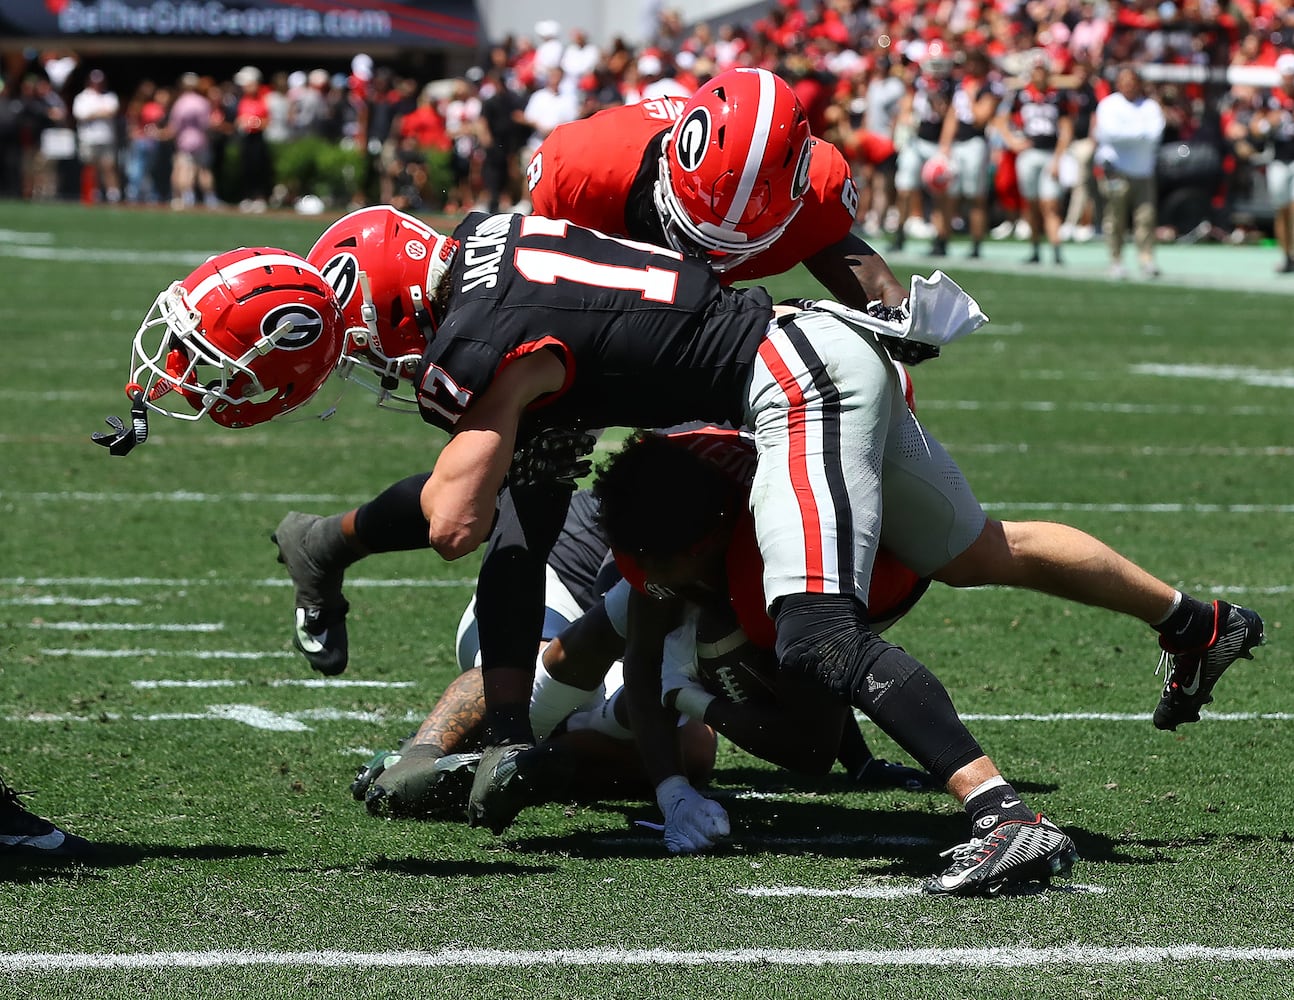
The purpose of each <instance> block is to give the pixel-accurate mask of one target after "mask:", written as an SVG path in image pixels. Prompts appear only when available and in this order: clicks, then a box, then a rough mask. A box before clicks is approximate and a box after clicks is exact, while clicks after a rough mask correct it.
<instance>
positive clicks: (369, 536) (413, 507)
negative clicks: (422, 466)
mask: <svg viewBox="0 0 1294 1000" xmlns="http://www.w3.org/2000/svg"><path fill="white" fill-rule="evenodd" d="M430 478H431V473H430V472H423V473H419V474H418V475H414V476H408V477H407V478H405V479H401V480H400V481H399V482H398V483H392V484H391V485H390V486H388V487H387V488H386V489H384V490H383V491H382V492H381V493H379V494H378V495H377V496H375V497H374V498H373V499H372V500H370V501H369V502H368V503H366V504H364V505H363V506H362V507H360V508H359V509H358V510H356V512H355V538H356V540H357V541H358V542H359V544H360V545H362V546H363V547H364V551H366V552H369V553H377V552H409V551H416V550H418V549H427V548H430V547H431V542H430V540H429V539H428V530H427V519H426V518H425V517H424V516H423V514H422V487H423V485H424V484H425V483H426V482H427V480H428V479H430Z"/></svg>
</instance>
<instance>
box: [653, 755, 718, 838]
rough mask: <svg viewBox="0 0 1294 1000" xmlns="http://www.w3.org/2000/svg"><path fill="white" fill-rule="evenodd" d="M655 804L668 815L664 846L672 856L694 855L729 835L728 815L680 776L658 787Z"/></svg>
mask: <svg viewBox="0 0 1294 1000" xmlns="http://www.w3.org/2000/svg"><path fill="white" fill-rule="evenodd" d="M656 802H657V804H658V805H659V806H660V811H661V813H663V814H664V816H665V846H666V847H667V848H668V849H669V852H670V853H671V854H695V853H696V852H697V851H704V850H705V849H706V848H707V847H713V846H714V844H715V841H717V840H718V839H719V838H720V837H726V836H728V833H729V832H730V831H729V827H728V814H727V813H726V812H724V811H723V806H721V805H719V803H718V802H715V801H713V800H711V799H707V798H706V797H705V796H704V795H702V794H701V793H700V792H698V791H697V790H696V789H695V788H693V787H692V786H691V785H689V784H688V783H687V779H686V778H684V777H682V776H681V775H677V774H675V775H671V776H670V777H668V778H666V779H665V780H664V781H662V782H661V783H660V784H659V785H657V786H656Z"/></svg>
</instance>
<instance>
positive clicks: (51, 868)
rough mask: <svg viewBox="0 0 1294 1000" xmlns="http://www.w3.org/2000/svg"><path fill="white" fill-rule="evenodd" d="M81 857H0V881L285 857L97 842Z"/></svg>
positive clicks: (213, 847) (250, 849) (257, 849)
mask: <svg viewBox="0 0 1294 1000" xmlns="http://www.w3.org/2000/svg"><path fill="white" fill-rule="evenodd" d="M92 847H93V851H92V853H91V854H89V855H87V856H86V857H84V858H79V859H72V858H55V857H45V856H42V855H39V854H32V855H17V854H6V855H5V856H4V857H2V858H0V882H12V883H19V884H28V883H32V882H47V881H53V880H58V879H63V880H73V879H84V878H87V877H89V878H96V877H101V876H97V875H96V874H95V872H96V870H98V869H107V868H126V867H129V866H131V865H137V864H141V863H142V862H145V861H150V860H153V859H155V858H169V859H172V860H175V861H229V860H233V859H237V858H269V857H275V856H278V855H282V854H286V853H287V852H286V851H284V850H283V849H281V848H277V847H261V846H259V845H257V844H184V845H177V844H124V843H114V842H111V841H96V842H95V843H94V844H93V845H92Z"/></svg>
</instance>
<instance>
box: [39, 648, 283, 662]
mask: <svg viewBox="0 0 1294 1000" xmlns="http://www.w3.org/2000/svg"><path fill="white" fill-rule="evenodd" d="M41 654H42V655H44V656H83V657H88V658H90V659H99V660H118V659H122V660H124V659H129V658H131V657H141V656H166V657H171V658H178V657H181V656H182V657H184V658H185V659H190V660H279V659H284V660H285V659H288V658H290V657H293V656H296V655H297V654H296V653H288V652H269V653H257V652H243V651H239V650H235V649H42V650H41Z"/></svg>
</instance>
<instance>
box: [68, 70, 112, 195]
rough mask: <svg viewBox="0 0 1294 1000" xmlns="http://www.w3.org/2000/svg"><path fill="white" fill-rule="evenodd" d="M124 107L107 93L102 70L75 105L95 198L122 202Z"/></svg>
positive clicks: (83, 157)
mask: <svg viewBox="0 0 1294 1000" xmlns="http://www.w3.org/2000/svg"><path fill="white" fill-rule="evenodd" d="M120 111H121V106H120V104H119V102H118V100H117V95H116V94H114V93H113V92H112V91H110V90H108V87H107V81H106V79H105V77H104V75H103V71H102V70H98V69H95V70H91V71H90V75H89V77H87V79H86V86H85V89H84V90H82V91H81V92H80V93H79V94H77V95H76V98H75V99H74V100H73V101H72V117H73V118H74V119H75V120H76V138H77V144H78V146H79V148H80V155H81V163H82V165H83V167H84V168H86V169H87V170H89V171H90V172H91V173H92V175H93V176H92V178H91V179H90V183H91V184H92V186H93V193H94V196H95V197H96V198H99V197H102V198H106V199H107V200H108V201H110V202H116V201H121V181H120V179H119V177H118V172H117V116H118V114H119V113H120Z"/></svg>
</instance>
